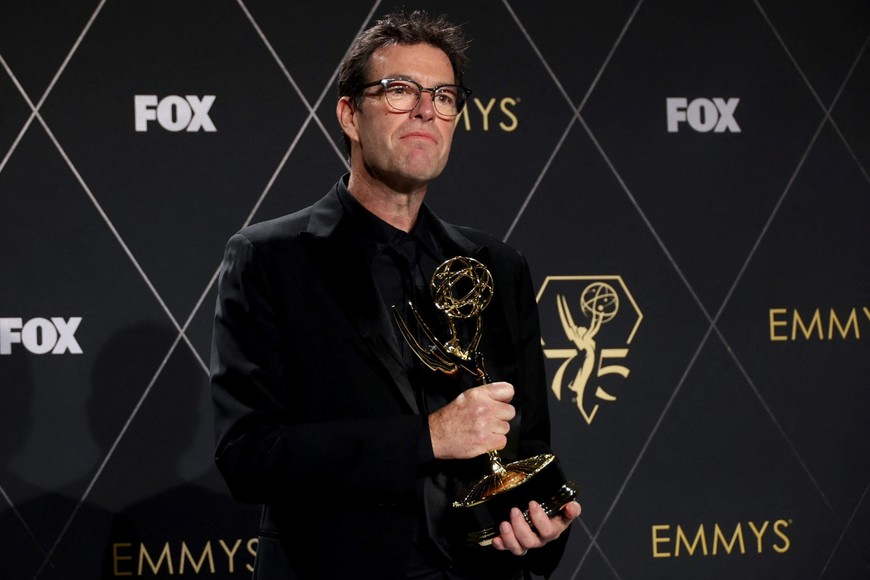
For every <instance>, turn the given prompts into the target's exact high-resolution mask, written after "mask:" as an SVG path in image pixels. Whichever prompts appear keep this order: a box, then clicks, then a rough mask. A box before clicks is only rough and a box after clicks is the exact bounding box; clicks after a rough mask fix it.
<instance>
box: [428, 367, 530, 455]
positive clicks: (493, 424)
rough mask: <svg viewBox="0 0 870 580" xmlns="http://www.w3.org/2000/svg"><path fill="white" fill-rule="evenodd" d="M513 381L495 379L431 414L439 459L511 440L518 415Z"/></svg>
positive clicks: (488, 448) (489, 448)
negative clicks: (511, 429) (509, 431)
mask: <svg viewBox="0 0 870 580" xmlns="http://www.w3.org/2000/svg"><path fill="white" fill-rule="evenodd" d="M513 396H514V388H513V385H511V384H510V383H491V384H488V385H483V386H480V387H474V388H471V389H468V390H467V391H465V392H463V393H461V394H460V395H459V396H458V397H456V398H455V399H453V400H452V401H451V402H450V403H448V404H447V405H445V406H444V407H442V408H440V409H438V410H437V411H435V412H434V413H432V414H431V415H429V432H430V434H431V436H432V450H433V451H434V452H435V457H436V458H438V459H470V458H472V457H477V456H478V455H483V454H484V453H486V452H487V451H497V450H499V449H503V448H504V446H505V445H506V444H507V437H506V435H507V432H508V430H509V429H510V424H509V423H508V422H509V421H510V420H511V419H513V418H514V415H516V410H515V409H514V408H513V405H511V404H510V400H511V399H512V398H513Z"/></svg>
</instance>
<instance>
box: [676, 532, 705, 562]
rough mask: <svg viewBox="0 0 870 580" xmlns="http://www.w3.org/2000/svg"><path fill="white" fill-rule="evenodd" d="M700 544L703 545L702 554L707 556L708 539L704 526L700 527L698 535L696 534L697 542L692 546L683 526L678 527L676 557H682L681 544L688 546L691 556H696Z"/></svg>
mask: <svg viewBox="0 0 870 580" xmlns="http://www.w3.org/2000/svg"><path fill="white" fill-rule="evenodd" d="M698 542H700V543H701V548H702V553H703V554H704V555H705V556H706V555H707V538H706V537H705V536H704V524H701V525H700V526H698V533H697V534H695V541H694V542H692V545H691V546H690V545H689V539H688V538H687V537H686V535H685V534H684V533H683V528H682V527H681V526H677V541H676V544H677V547H676V549H675V550H674V557H676V558H679V557H680V543H682V544H683V545H685V546H686V549H687V550H688V552H689V555H690V556H694V555H695V548H697V547H698Z"/></svg>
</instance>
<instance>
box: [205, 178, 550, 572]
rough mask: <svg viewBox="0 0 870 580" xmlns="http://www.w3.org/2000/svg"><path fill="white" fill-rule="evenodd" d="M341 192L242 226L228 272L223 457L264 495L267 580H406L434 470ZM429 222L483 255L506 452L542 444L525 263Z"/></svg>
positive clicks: (500, 559) (220, 352)
mask: <svg viewBox="0 0 870 580" xmlns="http://www.w3.org/2000/svg"><path fill="white" fill-rule="evenodd" d="M337 187H339V185H338V184H337V185H336V187H334V188H333V189H332V190H331V191H330V192H329V193H328V194H327V195H326V196H325V197H324V198H323V199H321V200H320V201H319V202H317V203H316V204H314V205H313V206H311V207H309V208H306V209H304V210H302V211H300V212H297V213H294V214H292V215H288V216H284V217H281V218H278V219H275V220H272V221H268V222H264V223H260V224H256V225H252V226H250V227H247V228H245V229H243V230H242V231H240V232H239V233H238V234H236V235H234V236H233V237H232V238H231V239H230V241H229V242H228V244H227V248H226V253H225V257H224V261H223V265H222V269H221V273H220V280H219V296H218V302H217V308H216V314H215V325H214V335H213V350H212V362H211V381H212V394H213V400H214V404H215V412H216V416H215V421H216V436H217V446H216V461H217V465H218V467H219V469H220V471H221V472H222V474H223V476H224V478H225V480H226V482H227V484H228V487H229V489H230V491H231V493H232V494H233V496H234V497H235V498H237V499H239V500H241V501H244V502H252V503H258V504H264V507H265V509H264V514H263V521H262V523H261V535H260V541H259V545H258V555H257V564H256V572H255V577H257V578H260V579H270V578H276V579H277V578H280V579H282V580H286V579H288V578H318V579H323V578H355V579H356V578H377V579H378V580H384V579H388V578H402V577H404V572H403V568H404V563H405V558H406V557H407V553H408V548H409V543H410V530H411V529H412V526H413V523H414V518H416V517H417V515H416V514H417V513H418V512H417V511H416V510H417V509H418V506H419V504H420V501H421V499H420V493H421V492H420V489H421V485H420V479H421V477H423V476H424V475H425V474H426V472H427V471H426V470H427V469H431V468H432V466H431V465H421V455H423V454H421V452H420V449H421V445H430V442H429V438H428V429H427V424H426V418H425V417H423V416H421V415H420V414H419V409H418V406H417V401H416V398H415V394H414V391H413V388H412V385H411V383H410V381H409V379H408V374H407V373H406V371H405V369H404V367H403V365H402V362H401V361H402V359H401V355H400V354H399V350H398V343H397V339H396V336H395V333H394V331H393V329H392V326H391V321H390V318H389V313H388V311H387V309H386V307H385V306H384V304H383V302H382V300H381V298H380V296H379V293H378V291H377V290H376V287H375V284H374V281H373V280H372V276H371V274H370V272H369V268H368V264H367V260H366V258H365V256H364V254H363V252H362V251H361V250H360V249H359V247H358V244H356V243H355V241H354V237H353V234H352V233H351V231H350V228H349V225H348V223H347V221H346V217H347V216H346V215H345V213H344V211H343V208H342V205H341V203H340V200H339V197H338V195H337ZM423 211H429V210H427V209H426V208H425V207H424V209H423ZM430 217H431V218H432V219H431V222H430V223H431V224H433V228H434V229H435V233H436V235H437V236H438V237H439V238H440V239H441V241H442V244H443V246H444V249H445V251H446V252H448V253H449V255H466V256H472V257H475V258H476V259H478V260H480V261H481V262H483V263H484V264H486V265H487V266H488V268H489V269H490V271H491V272H492V275H493V278H494V287H495V296H494V298H493V301H492V303H491V304H490V306H489V307H488V308H487V309H486V310H485V311H484V314H483V322H484V330H483V340H482V342H481V350H482V351H483V353H484V355H485V357H486V364H487V370H488V371H489V374H490V375H491V376H492V378H493V380H505V381H509V382H511V383H512V384H513V385H514V387H515V390H516V395H515V397H514V399H513V404H514V405H515V407H516V409H517V416H516V418H515V420H514V422H513V424H512V426H511V431H510V433H509V438H508V440H509V443H508V446H507V447H506V448H505V450H503V451H502V456H503V458H504V459H505V460H506V461H509V460H512V459H515V458H517V457H519V456H523V457H525V456H529V455H533V454H536V453H541V452H546V451H547V450H548V443H549V418H548V413H547V395H546V386H545V379H544V371H543V359H542V354H541V341H540V334H539V328H538V318H537V308H536V304H535V299H534V293H533V291H532V286H531V278H530V276H529V271H528V267H527V265H526V263H525V260H524V259H523V258H522V257H521V256H520V255H519V254H518V253H517V252H515V251H514V250H512V249H511V248H509V247H508V246H506V245H505V244H503V243H501V242H499V241H497V240H495V239H494V238H491V237H489V236H486V235H485V234H482V233H480V232H477V231H474V230H471V229H468V228H460V227H455V226H451V225H448V224H446V223H444V222H442V221H440V220H438V219H437V218H436V217H435V216H434V215H431V214H430ZM472 462H473V460H470V461H469V462H468V463H472ZM480 474H481V475H483V472H480ZM548 548H549V549H544V550H538V551H532V553H530V554H529V555H528V556H526V557H524V558H516V557H514V556H512V555H510V554H507V553H497V552H496V551H495V550H494V549H492V548H488V549H477V548H476V550H478V551H477V553H476V554H474V555H473V556H472V560H473V561H475V562H479V563H481V564H484V565H485V566H494V567H495V568H499V567H507V568H517V567H518V566H532V567H535V568H538V570H539V571H542V572H543V571H546V570H548V569H551V568H552V567H554V566H555V563H556V561H557V560H558V557H559V555H560V553H561V546H552V547H550V546H548ZM457 557H462V556H461V555H458V556H457ZM495 568H490V569H492V570H494V569H495ZM484 577H490V576H484Z"/></svg>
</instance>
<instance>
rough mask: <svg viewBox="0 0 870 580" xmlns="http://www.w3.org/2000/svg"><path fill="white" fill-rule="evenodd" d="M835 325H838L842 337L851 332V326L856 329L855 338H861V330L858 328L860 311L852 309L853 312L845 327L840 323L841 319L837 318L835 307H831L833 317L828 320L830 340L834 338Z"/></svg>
mask: <svg viewBox="0 0 870 580" xmlns="http://www.w3.org/2000/svg"><path fill="white" fill-rule="evenodd" d="M834 326H836V327H837V330H838V331H839V332H840V338H846V335H847V334H848V333H849V328H854V329H855V332H854V334H855V338H856V339H860V338H861V331H860V329H859V328H858V311H857V310H856V309H854V308H853V309H852V313H851V314H850V315H849V319H848V320H847V321H846V326H845V328H844V327H843V326H842V325H841V324H840V319H839V318H837V313H836V312H834V309H833V308H831V318H830V319H829V320H828V340H833V339H834Z"/></svg>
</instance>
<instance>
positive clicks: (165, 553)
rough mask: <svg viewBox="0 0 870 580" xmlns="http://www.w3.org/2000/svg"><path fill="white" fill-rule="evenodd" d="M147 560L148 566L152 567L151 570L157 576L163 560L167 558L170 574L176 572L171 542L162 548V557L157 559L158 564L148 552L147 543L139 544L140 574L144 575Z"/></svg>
mask: <svg viewBox="0 0 870 580" xmlns="http://www.w3.org/2000/svg"><path fill="white" fill-rule="evenodd" d="M145 560H148V566H149V567H150V568H151V572H152V573H153V574H154V575H155V576H156V575H157V573H158V572H160V567H161V566H162V565H163V560H166V568H167V569H168V570H169V575H170V576H171V575H173V574H175V572H174V571H173V568H172V556H170V555H169V542H167V543H165V544H163V550H161V552H160V558H159V559H158V560H157V563H156V564H155V563H154V560H152V559H151V554H149V553H148V549H147V548H146V547H145V544H139V576H142V570H143V569H144V564H145Z"/></svg>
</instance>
